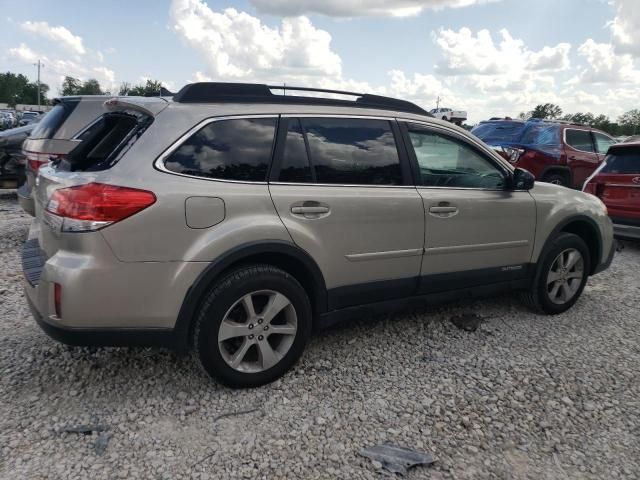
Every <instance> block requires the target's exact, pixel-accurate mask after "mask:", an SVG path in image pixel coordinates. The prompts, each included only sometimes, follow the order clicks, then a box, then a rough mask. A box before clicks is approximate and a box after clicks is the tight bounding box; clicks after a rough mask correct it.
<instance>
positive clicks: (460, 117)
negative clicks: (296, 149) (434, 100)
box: [429, 108, 467, 125]
mask: <svg viewBox="0 0 640 480" xmlns="http://www.w3.org/2000/svg"><path fill="white" fill-rule="evenodd" d="M429 113H430V114H431V115H433V116H434V117H435V118H439V119H440V120H444V121H445V122H451V123H455V124H456V125H462V123H463V122H465V121H466V120H467V112H465V111H464V110H453V109H451V108H434V109H433V110H431V111H430V112H429Z"/></svg>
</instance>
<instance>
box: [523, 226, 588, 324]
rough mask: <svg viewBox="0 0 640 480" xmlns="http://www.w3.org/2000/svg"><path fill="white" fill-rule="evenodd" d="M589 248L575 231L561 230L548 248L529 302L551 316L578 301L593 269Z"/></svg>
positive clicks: (541, 260)
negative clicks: (562, 231)
mask: <svg viewBox="0 0 640 480" xmlns="http://www.w3.org/2000/svg"><path fill="white" fill-rule="evenodd" d="M590 268H591V265H590V257H589V248H588V247H587V245H586V244H585V242H584V240H582V238H580V237H579V236H577V235H575V234H573V233H562V234H560V235H559V236H558V237H556V238H555V239H554V240H553V241H552V242H551V244H550V245H549V246H548V247H547V248H546V249H545V251H544V252H543V254H542V256H541V258H540V264H539V269H538V272H537V275H536V278H535V280H534V283H533V285H532V287H531V289H530V290H529V291H528V292H526V293H525V296H524V297H525V301H526V303H527V304H528V305H529V306H530V307H532V308H533V309H534V310H537V311H541V312H543V313H547V314H550V315H555V314H558V313H562V312H564V311H566V310H568V309H569V308H571V307H572V306H573V304H574V303H576V302H577V301H578V298H580V295H581V294H582V290H583V289H584V287H585V285H586V283H587V279H588V277H589V272H590Z"/></svg>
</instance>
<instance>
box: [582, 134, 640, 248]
mask: <svg viewBox="0 0 640 480" xmlns="http://www.w3.org/2000/svg"><path fill="white" fill-rule="evenodd" d="M583 191H585V192H587V193H591V194H593V195H596V196H597V197H598V198H600V199H601V200H602V201H603V202H604V204H605V205H606V206H607V209H608V210H609V216H610V217H611V220H613V230H614V233H615V235H616V236H617V237H619V238H621V239H626V240H640V142H636V143H623V144H619V145H614V146H612V147H611V148H609V153H608V154H607V156H606V158H605V160H604V162H602V164H601V165H600V167H598V169H597V170H596V171H595V172H594V173H593V175H591V177H589V179H587V181H586V182H585V184H584V188H583Z"/></svg>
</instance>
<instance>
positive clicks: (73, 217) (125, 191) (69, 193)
mask: <svg viewBox="0 0 640 480" xmlns="http://www.w3.org/2000/svg"><path fill="white" fill-rule="evenodd" d="M155 201H156V196H155V195H154V194H153V193H152V192H149V191H147V190H139V189H137V188H128V187H117V186H114V185H106V184H103V183H87V184H85V185H77V186H75V187H69V188H61V189H59V190H56V191H55V192H53V195H51V198H50V200H49V202H48V203H47V208H46V210H47V212H49V213H52V214H54V215H57V216H59V217H62V218H63V222H62V227H61V229H62V231H66V232H90V231H95V230H99V229H101V228H104V227H106V226H108V225H111V224H113V223H115V222H119V221H120V220H124V219H125V218H127V217H130V216H131V215H134V214H136V213H138V212H140V211H141V210H144V209H145V208H147V207H149V206H151V205H153V204H154V203H155Z"/></svg>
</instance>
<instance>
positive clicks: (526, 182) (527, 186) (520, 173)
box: [512, 168, 536, 190]
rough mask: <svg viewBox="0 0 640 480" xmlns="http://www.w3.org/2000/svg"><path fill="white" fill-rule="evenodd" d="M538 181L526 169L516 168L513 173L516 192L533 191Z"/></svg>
mask: <svg viewBox="0 0 640 480" xmlns="http://www.w3.org/2000/svg"><path fill="white" fill-rule="evenodd" d="M535 181H536V177H535V176H534V175H533V174H532V173H531V172H530V171H529V170H525V169H524V168H516V169H515V170H514V171H513V182H512V185H513V189H514V190H531V189H532V188H533V185H534V183H535Z"/></svg>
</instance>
